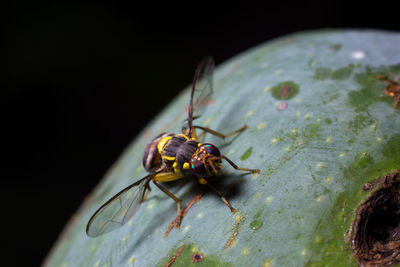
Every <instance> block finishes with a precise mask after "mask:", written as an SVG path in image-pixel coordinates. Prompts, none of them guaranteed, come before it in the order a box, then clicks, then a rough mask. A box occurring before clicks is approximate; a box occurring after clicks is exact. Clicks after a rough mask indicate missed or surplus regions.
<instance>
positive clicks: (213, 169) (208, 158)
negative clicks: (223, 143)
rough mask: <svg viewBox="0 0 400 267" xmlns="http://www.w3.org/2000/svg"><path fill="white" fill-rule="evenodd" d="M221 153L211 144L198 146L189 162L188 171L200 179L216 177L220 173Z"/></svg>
mask: <svg viewBox="0 0 400 267" xmlns="http://www.w3.org/2000/svg"><path fill="white" fill-rule="evenodd" d="M221 163H222V161H221V153H220V152H219V149H218V148H217V147H216V146H214V145H213V144H209V143H205V144H200V146H199V147H198V148H197V150H196V152H195V153H194V154H193V156H192V159H191V160H190V171H191V172H192V173H193V174H194V175H196V176H198V177H201V178H207V177H210V176H214V175H217V174H218V173H219V172H220V171H221Z"/></svg>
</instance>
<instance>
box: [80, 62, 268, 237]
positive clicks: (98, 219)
mask: <svg viewBox="0 0 400 267" xmlns="http://www.w3.org/2000/svg"><path fill="white" fill-rule="evenodd" d="M213 71H214V60H213V59H212V58H211V57H206V58H204V59H203V60H202V61H201V62H200V64H199V65H198V66H197V68H196V71H195V74H194V78H193V84H192V90H191V94H190V102H189V108H188V118H187V121H186V123H185V125H184V127H183V128H182V133H181V134H174V133H168V132H167V133H162V134H160V135H158V136H157V137H155V138H154V139H153V140H151V141H150V142H149V143H148V144H147V146H146V148H145V151H144V154H143V161H142V163H143V167H144V168H145V170H146V171H147V172H148V173H149V174H148V175H146V176H145V177H143V178H142V179H140V180H138V181H136V182H135V183H133V184H131V185H130V186H128V187H126V188H125V189H123V190H122V191H120V192H119V193H118V194H116V195H115V196H113V197H112V198H111V199H110V200H108V201H107V202H106V203H104V204H103V205H102V206H101V207H100V208H99V209H98V210H97V211H96V212H95V213H94V214H93V215H92V217H91V218H90V220H89V222H88V224H87V227H86V233H87V235H88V236H90V237H96V236H100V235H103V234H105V233H108V232H110V231H113V230H115V229H117V228H119V227H121V226H122V225H124V224H126V223H127V222H128V220H129V219H130V218H131V217H132V216H133V215H134V214H135V213H136V211H137V210H138V208H139V206H140V204H141V203H142V202H143V201H144V200H145V198H146V196H147V194H146V193H148V191H150V185H149V184H150V182H152V183H153V184H154V185H155V186H157V187H158V188H159V189H160V190H161V191H162V192H164V193H165V194H166V195H167V196H169V197H170V198H172V199H173V200H174V201H175V202H176V205H177V216H176V219H175V221H176V227H177V228H179V227H180V224H181V221H182V217H183V213H182V209H181V200H180V199H179V198H178V197H176V196H175V195H174V194H172V193H171V192H170V191H168V190H167V189H166V188H165V187H164V186H162V185H161V184H160V182H171V181H175V180H179V179H182V178H184V177H186V176H194V177H196V178H197V180H198V182H199V183H200V184H203V185H206V186H208V187H209V188H210V189H211V190H212V191H214V192H215V193H216V194H217V195H218V196H219V197H220V198H221V200H222V201H223V202H224V203H225V204H226V205H227V206H228V207H229V209H230V210H231V212H232V213H233V212H235V209H234V208H233V207H232V205H231V204H230V203H229V202H228V200H226V198H225V197H224V196H223V195H222V194H221V193H220V192H219V191H218V190H217V189H216V188H214V187H213V186H212V185H210V184H209V183H208V178H210V177H213V176H215V175H218V174H219V173H220V172H221V164H222V160H225V161H227V162H228V163H229V164H230V165H231V166H232V167H233V168H235V169H236V170H240V171H246V172H251V173H259V172H260V170H258V169H248V168H241V167H238V166H237V165H236V164H235V163H233V162H232V161H231V160H230V159H229V158H227V157H226V156H224V155H222V154H221V152H220V151H219V149H218V148H217V147H216V146H214V145H213V144H210V143H202V142H200V141H198V136H197V135H196V129H199V130H202V131H203V133H210V134H213V135H216V136H218V137H220V138H226V137H229V136H232V135H234V134H236V133H239V132H241V131H243V130H245V129H246V128H247V126H246V125H244V126H243V127H241V128H240V129H238V130H236V131H233V132H231V133H228V134H222V133H220V132H217V131H215V130H212V129H210V128H207V127H202V126H197V125H194V124H193V121H194V119H196V118H198V117H200V116H201V113H202V111H203V110H204V108H205V106H206V105H207V104H208V102H209V101H210V98H211V95H212V93H213Z"/></svg>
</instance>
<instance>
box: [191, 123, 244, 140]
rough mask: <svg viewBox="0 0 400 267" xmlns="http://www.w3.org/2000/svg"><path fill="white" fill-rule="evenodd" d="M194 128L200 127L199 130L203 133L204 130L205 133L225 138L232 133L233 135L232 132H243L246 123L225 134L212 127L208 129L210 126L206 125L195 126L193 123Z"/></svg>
mask: <svg viewBox="0 0 400 267" xmlns="http://www.w3.org/2000/svg"><path fill="white" fill-rule="evenodd" d="M194 128H198V129H200V130H203V133H204V132H207V133H210V134H212V135H215V136H218V137H220V138H222V139H225V138H227V137H229V136H232V135H234V134H237V133H240V132H243V131H244V130H246V129H247V125H243V127H241V128H240V129H237V130H236V131H233V132H231V133H227V134H223V133H220V132H217V131H214V130H213V129H210V128H207V127H202V126H197V125H195V126H194ZM203 133H202V134H203ZM202 134H201V135H202Z"/></svg>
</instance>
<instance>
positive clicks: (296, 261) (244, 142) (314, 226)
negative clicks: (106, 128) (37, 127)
mask: <svg viewBox="0 0 400 267" xmlns="http://www.w3.org/2000/svg"><path fill="white" fill-rule="evenodd" d="M399 43H400V34H399V33H390V32H383V31H355V30H339V31H331V30H324V31H312V32H305V33H297V34H292V35H289V36H286V37H283V38H279V39H277V40H274V41H271V42H268V43H266V44H262V45H259V46H257V47H255V48H253V49H250V50H248V51H246V52H244V53H242V54H240V55H238V56H236V57H234V58H232V59H231V60H229V61H227V62H225V63H223V64H222V65H220V66H218V67H217V68H216V72H215V82H214V84H215V91H214V100H215V102H214V103H212V104H210V105H209V107H208V108H207V111H206V113H205V114H204V116H203V117H201V118H200V119H198V120H196V123H198V124H199V125H205V124H206V125H208V126H209V127H210V128H213V129H215V130H219V131H222V132H229V131H232V130H234V129H237V128H240V127H241V126H243V124H246V125H248V126H249V129H247V130H246V131H245V132H243V133H242V134H240V135H239V136H237V137H232V138H229V139H228V140H226V141H223V140H219V139H218V138H216V137H213V136H210V135H206V139H205V140H206V141H207V142H210V143H213V144H215V145H217V146H218V147H219V148H220V150H221V153H223V154H226V155H227V156H229V157H230V158H231V159H232V160H233V161H234V162H236V163H237V164H238V165H240V166H243V167H249V168H259V169H260V170H261V173H260V174H259V175H258V176H253V175H251V174H248V175H243V174H242V173H239V172H236V171H235V170H233V169H232V168H230V167H229V166H228V164H225V165H224V167H223V171H224V173H225V175H224V177H221V178H218V184H217V188H218V189H220V190H221V191H222V192H223V193H224V194H225V196H226V197H227V199H229V200H230V202H231V204H232V205H233V207H234V208H236V209H237V210H238V211H237V213H236V214H233V215H232V214H231V213H230V211H229V209H228V208H227V207H226V206H225V204H224V203H222V202H221V200H220V199H219V198H218V196H216V195H215V194H213V193H212V192H207V193H206V194H205V195H204V196H203V197H202V198H201V199H200V201H199V202H197V203H196V204H195V205H194V206H193V207H192V208H191V209H190V210H189V212H188V213H187V215H186V216H185V218H184V219H183V222H182V225H181V229H173V230H172V231H171V233H170V234H169V236H168V237H166V238H163V233H164V231H165V230H166V229H167V227H168V225H169V224H170V222H171V221H172V220H173V219H174V217H175V212H176V211H175V209H176V207H175V203H174V202H173V201H172V200H170V199H168V198H167V197H166V196H165V195H163V193H161V192H159V191H158V190H157V189H155V188H153V190H152V192H151V195H150V196H149V198H148V199H147V201H146V202H145V203H143V204H142V207H141V208H140V210H139V212H138V213H137V214H136V215H135V216H134V218H133V220H132V221H131V223H128V225H126V226H124V227H122V228H121V229H120V230H117V231H114V232H112V233H109V234H106V235H104V236H101V237H99V238H89V237H87V236H86V235H85V226H86V223H87V221H88V219H89V217H90V216H91V214H92V213H93V212H94V211H95V210H96V209H97V208H98V207H99V206H100V205H101V204H102V203H104V202H105V201H106V200H107V199H108V198H110V197H111V196H112V195H113V194H115V193H116V192H118V191H119V190H120V189H122V188H124V187H125V186H127V185H129V184H130V183H132V182H134V181H136V180H137V179H139V178H141V177H143V176H144V175H145V171H144V170H143V168H142V167H141V157H142V151H143V150H144V148H145V146H146V144H147V142H148V141H149V140H151V138H153V137H154V136H156V135H158V134H159V133H161V132H164V131H173V132H179V131H180V128H181V124H182V122H183V120H184V119H185V117H186V113H185V106H186V105H187V103H188V99H189V95H188V94H189V91H188V88H186V90H185V91H184V92H183V93H182V94H181V95H179V96H178V97H177V98H176V99H175V100H173V101H172V103H171V104H170V105H169V106H168V107H166V108H165V109H164V110H163V111H162V112H161V113H160V114H159V115H158V116H157V117H156V118H155V120H154V121H153V122H152V123H151V124H150V125H149V126H147V127H146V128H145V129H144V130H143V131H142V133H141V134H139V136H138V137H137V138H136V139H135V140H134V141H133V142H132V144H131V145H130V146H129V147H128V148H127V149H126V151H125V152H124V153H123V154H122V155H121V157H120V158H119V159H118V160H117V161H116V163H115V164H114V165H113V166H112V168H111V169H110V170H109V172H108V173H107V174H106V176H105V178H104V179H103V180H102V182H101V183H100V185H99V186H98V187H97V188H96V189H95V191H94V192H93V193H92V194H91V196H90V197H89V198H88V199H87V200H86V201H85V203H84V204H83V205H82V207H81V208H80V209H79V211H78V212H77V213H76V214H75V215H74V216H73V218H72V219H71V221H70V222H69V225H68V226H67V228H66V229H65V231H64V233H63V235H62V236H61V237H60V239H59V241H58V242H57V244H56V245H55V247H54V248H53V250H52V251H51V253H50V254H49V256H48V258H47V259H46V260H45V265H48V266H132V265H134V266H163V265H164V264H165V263H167V262H168V261H170V259H171V258H172V257H173V255H174V254H176V253H177V251H178V250H179V249H180V248H181V247H182V246H184V247H183V249H182V250H181V252H180V254H179V256H177V257H176V259H175V262H174V265H173V266H190V265H192V264H193V266H195V265H196V266H229V265H231V266H301V265H310V266H337V264H338V263H340V264H341V265H342V266H356V263H355V261H354V259H353V256H352V253H351V250H350V246H349V244H348V243H346V241H345V239H346V238H345V237H346V236H347V235H346V233H347V231H348V230H349V228H350V226H351V223H352V221H353V219H354V217H355V216H354V211H355V209H356V208H357V206H358V204H359V203H361V202H362V201H363V200H364V199H365V198H366V197H367V196H368V195H369V194H370V193H371V192H370V191H368V192H366V191H363V190H362V186H363V185H364V184H365V183H367V182H368V181H371V180H374V179H376V178H378V177H382V176H384V175H385V174H386V173H390V172H394V171H395V170H397V169H400V109H394V108H393V99H391V98H389V97H387V96H385V94H384V91H385V86H386V85H385V83H384V82H383V81H381V80H379V79H377V78H376V76H375V75H378V74H379V75H388V76H389V77H391V78H393V79H397V78H398V77H400V46H399V45H398V44H399ZM282 82H285V83H286V84H289V85H291V86H294V85H295V86H297V89H295V90H294V91H293V96H290V92H291V91H290V90H289V91H288V90H287V88H286V89H285V92H284V93H283V94H282V95H279V94H278V95H277V94H276V93H273V91H274V92H275V91H276V89H274V88H275V87H276V86H277V85H280V86H282ZM287 94H289V95H287ZM283 101H285V102H286V104H285V105H281V103H282V102H283ZM277 107H283V108H277ZM127 123H128V122H127ZM223 144H225V145H223ZM167 186H168V188H169V189H170V190H172V191H173V192H174V193H175V194H176V195H178V196H179V197H180V198H181V199H182V201H183V203H184V204H187V203H189V202H190V200H191V199H192V198H193V197H194V196H195V195H197V194H199V193H200V192H202V190H204V189H203V187H202V186H201V185H198V184H196V182H194V181H193V182H190V181H188V182H187V183H186V184H184V183H175V184H167ZM196 253H200V254H201V255H202V256H203V258H202V261H201V262H198V263H192V260H191V259H192V256H193V254H196Z"/></svg>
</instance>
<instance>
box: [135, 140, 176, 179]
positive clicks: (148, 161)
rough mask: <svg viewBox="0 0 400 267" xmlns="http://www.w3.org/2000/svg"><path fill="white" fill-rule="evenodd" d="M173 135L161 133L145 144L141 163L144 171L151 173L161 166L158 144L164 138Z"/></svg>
mask: <svg viewBox="0 0 400 267" xmlns="http://www.w3.org/2000/svg"><path fill="white" fill-rule="evenodd" d="M173 135H174V134H173V133H162V134H160V135H159V136H157V137H155V138H154V139H153V140H151V141H150V142H149V143H148V144H147V146H146V148H145V149H144V154H143V161H142V163H143V167H144V169H145V170H146V171H148V172H151V171H154V170H156V169H158V168H159V167H160V166H161V164H162V158H161V154H160V152H159V151H158V144H159V143H160V141H161V140H162V139H163V138H164V137H167V136H173Z"/></svg>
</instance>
